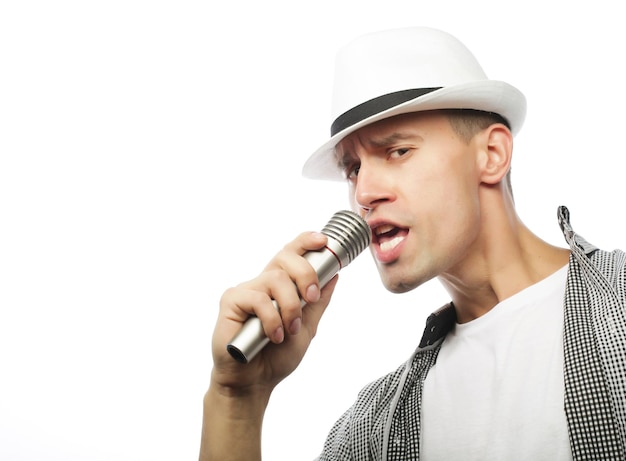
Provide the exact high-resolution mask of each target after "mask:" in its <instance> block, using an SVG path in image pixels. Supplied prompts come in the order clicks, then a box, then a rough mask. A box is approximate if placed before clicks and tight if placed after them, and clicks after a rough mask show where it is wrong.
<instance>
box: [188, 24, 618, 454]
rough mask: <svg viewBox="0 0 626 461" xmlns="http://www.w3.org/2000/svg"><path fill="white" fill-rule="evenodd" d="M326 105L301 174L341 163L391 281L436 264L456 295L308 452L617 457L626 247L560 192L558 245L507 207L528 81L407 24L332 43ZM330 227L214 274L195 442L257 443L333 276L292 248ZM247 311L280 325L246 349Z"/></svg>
mask: <svg viewBox="0 0 626 461" xmlns="http://www.w3.org/2000/svg"><path fill="white" fill-rule="evenodd" d="M334 113H335V120H334V122H333V125H332V129H331V138H330V140H329V141H328V142H327V143H326V144H325V145H324V146H322V147H321V148H320V149H318V150H317V151H316V152H315V153H314V154H313V155H312V156H311V158H310V159H309V160H308V161H307V163H306V164H305V168H304V173H305V175H306V176H309V177H314V178H325V179H340V178H346V179H347V182H348V187H349V189H350V197H351V201H352V207H353V209H354V211H355V212H358V213H359V214H360V215H361V216H362V217H363V218H364V219H365V220H366V221H367V223H368V225H369V226H370V228H371V231H372V244H371V245H370V249H371V252H372V254H373V256H374V259H375V261H376V265H377V268H378V271H379V273H380V276H381V279H382V281H383V283H384V285H385V287H386V288H387V289H389V290H390V291H392V292H405V291H407V290H412V289H414V288H416V287H418V286H420V285H421V284H423V283H424V282H426V281H428V280H430V279H432V278H434V277H437V278H438V279H439V280H440V281H441V283H442V284H443V285H444V286H445V288H446V289H447V291H448V293H449V295H450V298H451V300H452V302H451V303H449V304H448V305H446V306H444V307H443V308H441V309H440V310H438V311H436V312H435V313H434V314H433V315H431V317H430V318H429V320H428V322H427V326H426V329H425V332H424V336H423V338H422V340H421V343H420V344H419V346H418V347H417V349H416V351H415V353H414V355H413V356H412V357H410V359H409V360H408V361H407V362H406V363H405V364H403V365H402V366H400V367H399V368H398V369H397V370H395V371H394V372H391V373H390V374H388V375H387V376H384V377H382V378H380V379H379V380H377V381H376V382H373V383H371V384H369V385H367V386H366V387H365V388H364V389H363V391H362V392H361V393H360V395H359V397H358V399H357V401H356V402H355V403H354V405H353V406H352V407H351V408H350V409H349V410H348V411H347V412H346V413H345V414H344V415H343V416H342V417H341V418H340V419H339V420H338V421H337V423H336V425H335V426H334V427H333V428H332V430H331V431H330V433H329V436H328V439H327V441H326V443H325V445H324V448H323V452H322V454H321V455H320V457H319V459H321V460H417V459H420V460H453V459H464V460H486V459H490V460H491V459H493V460H502V459H506V460H512V459H528V460H538V459H545V460H571V459H575V460H579V459H580V460H582V459H624V456H625V454H626V451H625V447H626V378H625V377H624V376H625V375H626V312H625V310H626V308H625V298H626V295H625V288H626V282H625V272H626V271H625V264H626V255H625V254H624V253H623V252H619V251H616V252H613V253H606V252H603V251H600V250H598V249H596V248H595V247H593V246H592V245H590V244H588V243H587V242H585V241H584V240H583V239H582V238H580V237H579V236H578V235H576V234H575V233H574V231H573V230H572V228H571V226H570V224H569V215H568V211H567V209H566V208H564V207H562V208H559V210H558V218H559V223H560V225H561V227H562V229H563V232H564V235H565V238H566V241H567V243H568V244H569V248H557V247H554V246H551V245H549V244H547V243H546V242H544V241H542V240H541V239H540V238H539V237H537V236H536V235H534V234H533V233H532V232H531V231H530V230H529V229H528V228H527V227H526V226H525V225H524V224H523V222H522V221H521V220H520V218H519V217H518V216H517V214H516V211H515V206H514V201H513V196H512V192H511V187H510V178H509V170H510V163H511V158H512V152H513V134H514V133H516V132H517V131H518V130H519V129H520V128H521V125H522V123H523V120H524V116H525V99H524V96H523V95H522V94H521V93H520V92H519V91H518V90H516V89H515V88H513V87H511V86H510V85H508V84H506V83H503V82H497V81H492V80H488V79H487V77H486V76H485V74H484V73H483V70H482V69H481V67H480V65H479V64H478V63H477V62H476V60H475V58H474V57H473V56H472V54H471V53H470V52H469V51H468V50H467V49H466V48H465V47H464V46H463V45H462V44H461V43H459V42H458V41H457V40H456V39H455V38H453V37H451V36H450V35H448V34H446V33H443V32H441V31H437V30H433V29H428V28H407V29H399V30H391V31H385V32H380V33H376V34H371V35H367V36H364V37H361V38H359V39H357V40H355V41H354V42H353V43H351V44H350V45H348V46H347V47H345V48H344V49H343V50H342V52H341V53H340V54H339V56H338V60H337V68H336V79H335V101H334ZM325 241H326V237H325V236H324V235H321V234H319V233H304V234H301V235H300V236H298V237H297V238H296V239H295V240H294V241H292V242H291V243H289V244H287V245H286V246H285V247H284V249H283V250H281V251H280V252H279V253H278V254H277V255H276V256H275V257H274V258H273V259H272V260H271V261H270V262H269V264H268V265H267V267H266V268H265V270H264V271H263V272H262V273H261V274H260V275H259V276H258V277H257V278H255V279H254V280H251V281H248V282H245V283H242V284H241V285H239V286H238V287H236V288H232V289H230V290H227V291H226V292H225V293H224V295H223V297H222V302H221V310H220V315H219V319H218V321H217V325H216V327H215V332H214V336H213V360H214V367H213V372H212V376H211V384H210V387H209V390H208V391H207V394H206V397H205V402H204V410H205V416H204V425H203V434H202V445H201V454H200V458H201V459H203V460H220V461H224V460H254V459H261V426H262V422H263V414H264V411H265V408H266V405H267V403H268V400H269V397H270V394H271V393H272V390H273V389H274V387H275V386H276V385H277V384H278V383H279V382H280V381H281V380H282V379H283V378H285V377H286V376H287V375H289V373H291V372H292V371H293V370H294V369H295V368H296V367H297V365H298V363H299V362H300V360H301V359H302V357H303V355H304V353H305V351H306V349H307V347H308V345H309V343H310V341H311V340H312V338H313V336H314V335H315V331H316V328H317V325H318V322H319V320H320V318H321V316H322V314H323V313H324V310H325V308H326V306H327V305H328V303H329V301H330V298H331V295H332V292H333V289H334V286H335V283H334V281H332V282H331V283H329V284H328V285H326V286H325V287H324V288H323V289H321V290H320V288H319V286H318V281H317V277H316V274H315V271H314V270H313V268H312V267H311V266H310V265H309V263H308V262H307V261H306V260H305V259H304V258H303V257H302V255H303V254H304V253H305V252H306V251H308V250H315V249H319V248H321V247H323V245H324V243H325ZM298 293H301V294H302V296H303V298H304V299H305V300H306V301H307V303H308V305H307V306H306V307H305V308H304V309H301V308H300V300H299V295H298ZM272 299H274V300H276V302H277V303H278V305H280V307H281V309H280V314H279V313H278V312H277V310H276V309H275V308H274V306H273V304H272ZM251 315H256V316H257V317H258V318H259V319H260V320H261V322H262V324H263V328H264V331H265V333H266V335H267V336H268V337H269V338H270V340H271V342H272V343H274V344H272V345H270V346H269V347H267V348H265V349H264V350H263V351H262V352H261V353H260V354H259V356H258V357H257V358H255V359H254V360H252V361H251V362H250V363H248V364H246V365H242V364H240V363H238V362H236V361H234V360H233V359H232V358H231V357H230V356H229V355H228V354H227V352H226V345H227V344H228V342H229V341H230V340H231V339H232V337H233V336H234V335H235V334H236V333H237V332H238V331H239V330H240V329H241V327H242V324H243V323H244V322H245V321H246V320H247V318H248V317H249V316H251Z"/></svg>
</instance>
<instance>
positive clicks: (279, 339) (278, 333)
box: [272, 327, 285, 344]
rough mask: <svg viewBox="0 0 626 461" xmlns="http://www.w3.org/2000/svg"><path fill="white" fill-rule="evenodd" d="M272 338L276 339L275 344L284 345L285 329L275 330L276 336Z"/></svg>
mask: <svg viewBox="0 0 626 461" xmlns="http://www.w3.org/2000/svg"><path fill="white" fill-rule="evenodd" d="M272 336H273V337H274V342H275V343H277V344H279V343H282V342H283V340H284V339H285V330H283V327H278V328H276V330H274V334H273V335H272Z"/></svg>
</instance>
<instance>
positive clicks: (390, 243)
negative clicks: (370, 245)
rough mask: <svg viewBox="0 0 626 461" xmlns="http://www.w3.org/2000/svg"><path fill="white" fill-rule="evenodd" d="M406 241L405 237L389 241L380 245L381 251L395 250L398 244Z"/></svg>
mask: <svg viewBox="0 0 626 461" xmlns="http://www.w3.org/2000/svg"><path fill="white" fill-rule="evenodd" d="M402 240H404V237H400V236H398V237H394V238H392V239H391V240H388V241H386V242H382V243H381V244H380V249H381V250H383V251H389V250H393V249H394V248H395V247H396V246H398V244H399V243H400V242H401V241H402Z"/></svg>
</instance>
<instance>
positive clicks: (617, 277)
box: [318, 207, 626, 461]
mask: <svg viewBox="0 0 626 461" xmlns="http://www.w3.org/2000/svg"><path fill="white" fill-rule="evenodd" d="M558 217H559V224H560V225H561V229H562V230H563V234H564V236H565V239H566V241H567V242H568V244H569V245H570V248H571V250H572V253H571V256H570V265H569V271H568V277H567V287H566V293H565V298H564V309H565V321H564V354H565V360H564V362H565V363H564V377H565V402H564V408H565V413H566V416H567V421H568V430H569V437H570V444H571V448H572V454H573V458H574V460H576V461H579V460H580V461H582V460H625V459H626V458H625V453H626V376H625V375H626V253H624V252H622V251H619V250H616V251H613V252H605V251H601V250H598V249H597V248H595V247H593V246H592V245H590V244H589V243H587V242H586V241H585V240H584V239H583V238H581V237H580V236H578V235H577V234H576V233H575V232H574V231H573V229H572V227H571V225H570V222H569V211H568V210H567V208H565V207H559V210H558ZM455 321H456V318H455V314H454V306H452V305H451V304H448V305H446V306H444V307H442V308H441V309H439V310H438V311H437V312H435V313H433V314H432V315H431V316H430V317H429V318H428V320H427V322H426V329H425V330H424V335H423V337H422V340H421V342H420V345H419V347H418V349H417V350H416V351H415V353H414V354H413V356H412V357H411V358H410V359H409V360H408V361H407V362H406V363H405V364H403V365H402V366H400V367H399V368H398V369H397V370H396V371H394V372H393V373H390V374H388V375H386V376H384V377H382V378H380V379H379V380H377V381H375V382H373V383H371V384H369V385H368V386H366V387H365V388H364V389H363V390H362V391H361V392H360V393H359V395H358V398H357V400H356V402H355V403H354V404H353V406H352V407H351V408H350V409H349V410H348V411H346V412H345V413H344V414H343V416H342V417H341V418H340V419H339V420H338V421H337V422H336V423H335V425H334V426H333V428H332V429H331V431H330V433H329V435H328V438H327V440H326V443H325V445H324V449H323V452H322V454H321V455H320V457H319V458H318V460H319V461H378V460H380V461H383V460H385V461H409V460H419V453H420V446H419V442H420V416H421V410H420V409H421V398H422V389H423V383H424V380H425V378H426V374H427V373H428V370H429V369H430V368H431V366H432V365H433V364H434V363H435V361H436V359H437V354H438V352H439V349H440V347H441V343H442V342H443V339H444V338H445V335H446V333H447V332H448V331H449V330H450V329H451V328H452V326H453V325H454V322H455ZM450 442H451V443H454V440H451V441H450Z"/></svg>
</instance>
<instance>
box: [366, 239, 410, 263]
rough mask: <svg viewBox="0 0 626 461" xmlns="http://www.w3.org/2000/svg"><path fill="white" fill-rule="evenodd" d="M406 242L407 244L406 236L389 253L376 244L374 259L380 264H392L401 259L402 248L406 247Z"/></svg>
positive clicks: (374, 246)
mask: <svg viewBox="0 0 626 461" xmlns="http://www.w3.org/2000/svg"><path fill="white" fill-rule="evenodd" d="M405 242H406V236H405V237H404V238H403V239H402V241H401V242H400V243H398V244H397V245H396V246H395V247H393V248H392V249H391V250H387V251H383V250H382V249H381V247H380V245H379V244H378V243H375V244H374V245H372V247H373V249H374V257H375V258H376V260H377V261H378V262H380V263H383V264H389V263H392V262H394V261H396V260H397V259H398V258H399V257H400V254H401V253H402V248H403V247H404V243H405Z"/></svg>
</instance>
